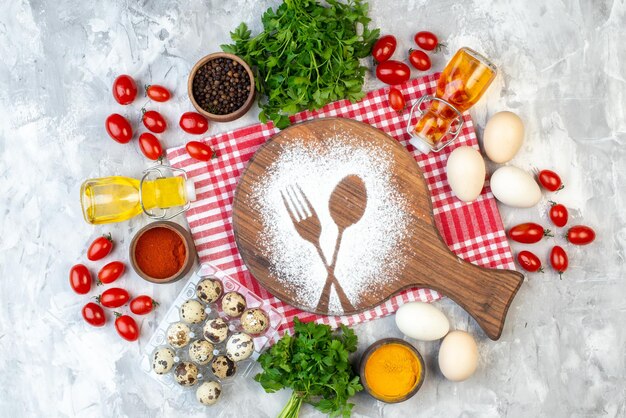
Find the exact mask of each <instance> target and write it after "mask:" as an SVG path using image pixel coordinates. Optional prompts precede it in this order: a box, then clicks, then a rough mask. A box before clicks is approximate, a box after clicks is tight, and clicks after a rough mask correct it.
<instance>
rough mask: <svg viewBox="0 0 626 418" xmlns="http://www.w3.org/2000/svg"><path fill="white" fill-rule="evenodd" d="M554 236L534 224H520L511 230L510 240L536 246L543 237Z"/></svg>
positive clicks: (547, 230)
mask: <svg viewBox="0 0 626 418" xmlns="http://www.w3.org/2000/svg"><path fill="white" fill-rule="evenodd" d="M553 236H554V235H552V234H551V233H550V230H549V229H543V226H541V225H539V224H536V223H533V222H527V223H524V224H519V225H516V226H514V227H513V228H511V229H509V238H511V239H512V240H513V241H517V242H521V243H522V244H534V243H536V242H539V241H541V238H543V237H553Z"/></svg>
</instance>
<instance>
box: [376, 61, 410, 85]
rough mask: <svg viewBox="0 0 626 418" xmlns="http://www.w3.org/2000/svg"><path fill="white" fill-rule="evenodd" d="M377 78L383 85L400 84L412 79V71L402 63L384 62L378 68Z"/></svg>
mask: <svg viewBox="0 0 626 418" xmlns="http://www.w3.org/2000/svg"><path fill="white" fill-rule="evenodd" d="M376 77H378V79H379V80H380V81H382V82H383V83H387V84H400V83H404V82H405V81H408V79H409V78H410V77H411V69H410V68H409V66H408V65H406V64H405V63H403V62H400V61H394V60H389V61H384V62H381V63H380V64H378V66H377V67H376Z"/></svg>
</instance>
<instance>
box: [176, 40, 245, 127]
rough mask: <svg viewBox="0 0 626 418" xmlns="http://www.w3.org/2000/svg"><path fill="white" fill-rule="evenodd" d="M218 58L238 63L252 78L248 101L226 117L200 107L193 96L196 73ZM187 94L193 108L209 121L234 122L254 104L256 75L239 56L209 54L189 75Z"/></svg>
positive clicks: (221, 53) (222, 53) (219, 53)
mask: <svg viewBox="0 0 626 418" xmlns="http://www.w3.org/2000/svg"><path fill="white" fill-rule="evenodd" d="M216 58H228V59H231V60H234V61H237V63H239V64H240V65H241V66H242V67H243V68H244V69H245V70H246V72H247V73H248V76H249V77H250V94H249V95H248V99H247V100H246V101H245V102H244V104H243V105H242V106H241V107H240V108H239V109H237V110H235V111H234V112H231V113H227V114H225V115H216V114H214V113H211V112H208V111H206V110H204V109H203V108H202V107H200V105H199V104H198V102H196V99H195V98H194V96H193V79H194V78H195V76H196V73H197V72H198V70H199V69H200V67H202V66H203V65H204V64H206V63H207V62H209V61H211V60H214V59H216ZM187 94H188V95H189V100H191V103H192V104H193V107H195V108H196V110H197V111H198V113H200V114H202V115H204V116H205V117H206V118H207V119H208V120H211V121H214V122H230V121H233V120H235V119H238V118H240V117H242V116H243V115H245V114H246V112H247V111H248V110H250V107H251V106H252V103H253V102H254V96H255V88H254V74H253V73H252V70H251V69H250V67H249V66H248V64H246V62H245V61H244V60H242V59H241V58H239V57H238V56H237V55H233V54H227V53H226V52H216V53H213V54H209V55H207V56H206V57H204V58H202V59H200V61H198V62H197V63H196V65H194V66H193V68H192V69H191V73H189V79H188V80H187Z"/></svg>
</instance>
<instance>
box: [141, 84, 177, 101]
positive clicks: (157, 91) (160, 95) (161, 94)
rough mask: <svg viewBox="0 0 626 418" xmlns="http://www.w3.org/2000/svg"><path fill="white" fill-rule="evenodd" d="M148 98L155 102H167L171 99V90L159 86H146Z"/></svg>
mask: <svg viewBox="0 0 626 418" xmlns="http://www.w3.org/2000/svg"><path fill="white" fill-rule="evenodd" d="M146 96H148V97H149V98H150V99H152V100H154V101H155V102H167V101H168V100H169V99H170V97H171V95H170V92H169V90H168V89H166V88H165V87H163V86H159V85H158V84H152V85H150V86H146Z"/></svg>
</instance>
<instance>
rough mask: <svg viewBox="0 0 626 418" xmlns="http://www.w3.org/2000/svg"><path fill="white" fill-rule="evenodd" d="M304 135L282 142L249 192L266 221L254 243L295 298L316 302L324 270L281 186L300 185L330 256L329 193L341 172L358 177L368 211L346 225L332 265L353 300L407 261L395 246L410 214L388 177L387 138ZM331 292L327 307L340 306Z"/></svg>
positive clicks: (333, 229)
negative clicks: (314, 138) (316, 139)
mask: <svg viewBox="0 0 626 418" xmlns="http://www.w3.org/2000/svg"><path fill="white" fill-rule="evenodd" d="M307 142H308V141H306V140H302V141H294V142H293V143H290V144H289V145H286V146H285V148H283V150H282V152H281V154H280V156H279V157H278V159H277V160H276V161H275V162H274V163H273V164H272V166H270V167H268V170H267V172H266V173H265V174H264V176H263V178H262V179H261V181H260V184H259V187H258V188H257V189H256V190H255V192H254V194H253V195H252V200H253V203H252V205H253V207H255V208H256V210H258V211H259V214H260V215H261V219H262V223H263V231H262V234H261V236H262V237H263V238H262V242H259V243H258V248H259V251H260V252H261V253H262V254H263V256H264V257H266V258H267V259H268V261H269V262H270V265H271V272H272V274H273V275H274V276H276V277H277V279H278V280H279V282H280V283H281V284H282V285H283V286H285V287H286V288H288V289H289V290H290V293H292V294H293V296H294V298H295V302H296V303H297V304H298V305H300V306H305V307H311V308H314V307H316V306H317V303H318V301H319V299H320V296H321V292H322V289H323V287H324V283H325V282H326V278H327V274H328V273H327V270H326V267H325V265H324V263H323V261H322V260H321V258H320V256H319V254H318V253H317V250H316V249H315V247H314V245H313V244H311V243H310V242H308V241H305V240H304V239H302V237H300V235H298V232H297V231H296V229H295V227H294V225H293V223H292V221H291V219H290V217H289V213H288V212H287V210H286V208H285V206H284V203H283V200H282V197H281V191H284V190H286V189H287V187H288V186H293V185H299V186H300V188H301V189H302V191H303V192H304V194H305V195H306V196H307V198H308V199H309V201H310V202H311V204H312V206H313V207H314V209H315V211H316V212H317V215H318V217H319V219H320V223H321V225H322V235H321V237H320V247H321V248H322V251H323V253H324V256H325V257H326V259H328V260H330V259H331V257H332V254H333V250H334V248H335V242H336V240H337V234H338V228H337V226H336V225H335V223H334V221H333V219H332V218H331V215H330V212H329V209H328V203H329V199H330V195H331V193H332V191H333V190H334V188H335V186H336V185H337V184H338V183H339V182H340V181H341V179H343V178H344V177H346V176H348V175H357V176H359V177H361V179H362V180H363V182H364V183H365V187H366V189H367V206H366V209H365V213H364V214H363V217H362V218H361V219H360V220H359V222H357V223H356V224H354V225H352V226H350V227H348V228H347V229H346V230H345V232H344V235H343V238H342V241H341V247H340V249H339V253H338V255H337V264H336V267H335V276H336V278H337V281H338V282H339V283H340V284H341V286H342V288H343V290H344V292H345V294H346V296H347V297H348V299H349V300H350V302H351V303H352V305H354V306H357V305H358V303H359V301H360V299H361V296H362V294H364V293H371V292H377V291H379V290H380V289H381V287H382V285H383V284H384V283H385V282H386V281H388V280H389V277H393V276H396V275H397V274H398V273H399V272H400V269H402V268H403V266H404V263H402V262H401V260H400V259H398V257H400V255H399V254H400V253H401V252H400V251H398V250H397V248H398V247H399V246H400V245H401V243H402V241H403V236H404V233H405V232H404V231H405V230H406V227H407V223H408V216H407V215H406V211H405V207H406V202H405V200H404V198H403V197H402V196H401V195H400V193H399V192H398V190H397V188H396V185H395V184H394V183H393V181H392V170H393V167H392V165H393V159H392V152H391V144H389V145H387V144H385V145H383V146H382V147H381V146H380V145H379V143H377V144H376V146H371V145H368V141H367V138H363V139H360V138H356V137H352V136H350V135H349V134H348V133H341V134H336V135H335V136H334V137H332V138H329V139H327V140H325V142H324V143H323V144H316V145H314V146H312V145H311V143H310V142H308V143H307ZM331 293H332V294H331V295H330V301H329V312H331V313H336V314H341V313H342V312H343V309H342V307H341V304H340V302H339V298H338V297H337V295H336V293H335V292H334V291H332V292H331Z"/></svg>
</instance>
